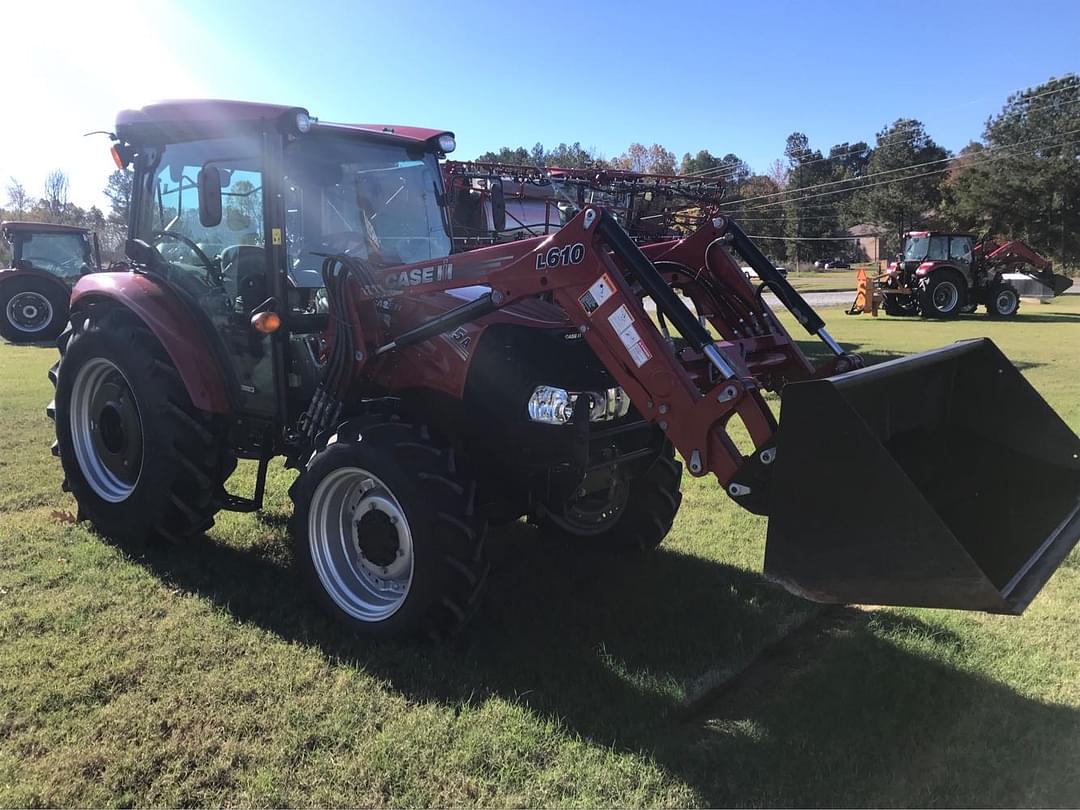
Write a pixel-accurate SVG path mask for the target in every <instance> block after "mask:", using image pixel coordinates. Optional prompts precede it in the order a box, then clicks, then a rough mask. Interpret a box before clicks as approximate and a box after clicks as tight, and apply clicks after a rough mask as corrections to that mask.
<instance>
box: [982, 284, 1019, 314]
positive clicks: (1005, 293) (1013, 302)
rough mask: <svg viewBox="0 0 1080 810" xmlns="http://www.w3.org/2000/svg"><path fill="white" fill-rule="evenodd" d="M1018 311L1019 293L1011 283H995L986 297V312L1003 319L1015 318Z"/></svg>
mask: <svg viewBox="0 0 1080 810" xmlns="http://www.w3.org/2000/svg"><path fill="white" fill-rule="evenodd" d="M1019 311H1020V294H1019V293H1018V292H1017V291H1016V288H1015V287H1013V286H1012V285H1011V284H995V285H994V286H993V288H991V290H990V294H989V295H988V296H987V297H986V314H987V315H989V316H990V317H991V318H994V319H998V320H1005V319H1007V318H1015V317H1016V313H1017V312H1019Z"/></svg>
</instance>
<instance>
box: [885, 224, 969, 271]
mask: <svg viewBox="0 0 1080 810" xmlns="http://www.w3.org/2000/svg"><path fill="white" fill-rule="evenodd" d="M974 246H975V238H974V237H973V236H972V235H971V234H969V233H940V232H937V231H912V232H910V233H906V234H904V253H903V257H902V269H903V272H904V274H905V275H908V276H911V275H914V276H915V277H917V278H921V277H923V276H925V275H927V274H929V273H930V272H932V271H933V270H934V269H935V268H936V267H937V266H938V265H940V264H948V265H950V266H953V267H956V268H958V269H959V270H960V271H961V272H963V273H964V275H965V276H968V277H969V278H970V273H971V267H972V264H973V262H974Z"/></svg>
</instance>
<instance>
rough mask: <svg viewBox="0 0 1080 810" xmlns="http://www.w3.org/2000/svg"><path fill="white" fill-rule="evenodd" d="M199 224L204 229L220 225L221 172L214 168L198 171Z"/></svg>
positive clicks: (207, 167) (208, 167) (204, 168)
mask: <svg viewBox="0 0 1080 810" xmlns="http://www.w3.org/2000/svg"><path fill="white" fill-rule="evenodd" d="M197 185H198V186H199V222H200V224H201V225H202V226H203V227H204V228H215V227H217V226H218V225H220V224H221V172H220V171H219V170H218V169H217V168H215V167H214V166H203V167H202V168H201V169H199V178H198V181H197Z"/></svg>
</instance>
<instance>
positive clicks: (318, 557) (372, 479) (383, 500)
mask: <svg viewBox="0 0 1080 810" xmlns="http://www.w3.org/2000/svg"><path fill="white" fill-rule="evenodd" d="M375 534H377V535H378V537H377V540H378V541H380V543H381V546H382V547H380V548H375V549H373V547H372V546H373V542H374V540H375V539H376V538H375V536H374V535H375ZM388 544H392V545H394V546H395V547H394V548H389V547H387V546H388ZM308 545H309V547H310V551H311V560H312V563H313V564H314V566H315V573H316V574H317V575H318V577H319V582H320V583H322V586H323V589H324V590H325V591H326V593H327V595H328V596H329V597H330V598H331V599H332V600H333V601H334V604H336V605H337V606H338V607H339V608H341V609H342V610H343V611H344V612H345V613H346V614H347V615H349V616H351V617H352V618H354V619H357V620H359V621H362V622H378V621H383V620H384V619H388V618H389V617H390V616H393V615H394V614H395V613H396V612H397V611H398V610H399V609H400V608H401V606H402V605H403V604H405V600H406V598H407V597H408V595H409V587H410V586H411V585H412V579H413V568H414V554H413V539H412V531H411V529H410V528H409V521H408V520H407V519H406V517H405V511H404V510H403V509H402V508H401V504H400V503H398V500H397V498H395V497H394V494H393V493H392V492H391V491H390V489H389V488H388V487H387V486H386V484H384V483H383V482H382V481H381V480H380V479H379V478H378V477H377V476H374V475H372V474H371V473H369V472H368V471H367V470H364V469H361V468H360V467H342V468H341V469H339V470H335V471H334V472H332V473H330V475H328V476H327V477H326V478H325V479H323V480H322V482H321V483H320V484H319V485H318V486H317V487H316V488H315V494H314V495H313V496H312V498H311V507H310V510H309V512H308Z"/></svg>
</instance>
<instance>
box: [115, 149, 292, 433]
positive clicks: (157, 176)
mask: <svg viewBox="0 0 1080 810" xmlns="http://www.w3.org/2000/svg"><path fill="white" fill-rule="evenodd" d="M263 151H264V150H263V139H262V137H260V136H243V137H234V138H218V139H210V140H198V141H187V142H183V143H178V144H171V145H168V146H166V147H162V148H160V149H158V150H149V151H148V154H147V155H146V156H145V157H144V158H143V159H144V160H146V161H147V164H148V165H147V166H146V173H145V175H143V176H144V182H143V184H142V187H141V188H140V189H139V192H140V193H139V199H138V201H137V206H138V207H137V215H136V227H135V232H136V233H137V235H138V237H139V238H141V239H143V240H145V241H146V242H147V243H149V244H150V245H151V246H153V247H154V248H155V250H156V251H157V252H158V254H160V256H161V257H162V258H163V259H164V260H165V261H164V262H162V263H159V267H158V268H157V269H155V270H154V271H153V272H156V273H158V274H160V275H161V276H162V277H163V280H164V281H165V282H166V283H167V284H169V285H170V286H171V287H172V288H173V289H174V290H176V291H177V293H178V295H180V296H181V297H182V298H184V299H185V301H186V302H187V303H188V304H189V306H191V307H192V308H193V309H194V310H195V311H196V315H197V317H198V320H200V321H201V322H202V323H203V324H204V326H205V327H206V329H207V330H208V331H209V332H211V337H212V338H214V339H215V340H214V342H215V343H216V345H217V348H218V353H219V355H220V362H221V363H222V365H224V366H225V373H226V377H227V378H230V382H231V388H232V394H233V400H234V402H235V403H236V404H237V405H238V407H239V410H240V412H241V413H242V414H246V415H251V416H255V417H260V418H264V419H275V418H276V417H278V415H279V414H278V398H277V396H276V391H277V384H278V381H277V377H278V372H277V369H276V368H275V366H276V364H275V362H274V347H273V342H272V338H271V336H270V335H265V334H262V333H260V332H257V331H255V330H254V329H253V328H252V326H251V316H252V312H253V310H255V309H257V308H258V307H259V305H260V304H262V303H263V302H264V301H266V300H267V299H268V298H269V297H271V296H272V295H273V289H274V283H273V268H272V258H271V257H272V254H273V251H269V250H268V246H267V245H266V244H265V241H266V240H265V234H266V228H265V222H266V200H265V198H266V195H265V194H264V188H263V182H264V176H265V172H264V160H263ZM207 169H213V170H214V171H213V172H212V174H213V175H214V176H216V177H217V178H218V186H219V188H220V207H221V216H220V219H219V221H216V222H215V221H212V220H211V221H209V222H207V221H205V218H204V217H200V210H199V195H200V190H199V176H200V172H203V171H204V170H207Z"/></svg>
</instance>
